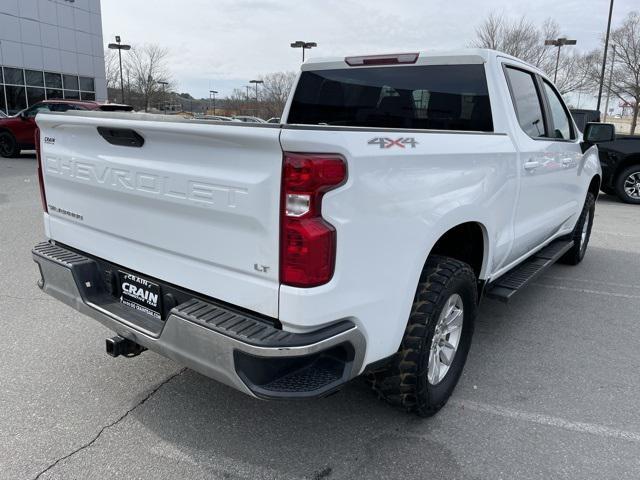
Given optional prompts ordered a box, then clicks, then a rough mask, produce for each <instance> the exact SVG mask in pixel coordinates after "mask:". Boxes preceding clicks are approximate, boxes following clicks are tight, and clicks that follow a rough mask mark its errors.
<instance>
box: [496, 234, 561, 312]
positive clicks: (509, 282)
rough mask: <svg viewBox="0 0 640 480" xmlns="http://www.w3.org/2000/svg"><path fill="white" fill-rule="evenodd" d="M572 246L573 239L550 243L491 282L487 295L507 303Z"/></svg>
mask: <svg viewBox="0 0 640 480" xmlns="http://www.w3.org/2000/svg"><path fill="white" fill-rule="evenodd" d="M572 246H573V240H556V241H555V242H552V243H550V244H549V245H547V246H546V247H544V248H543V249H542V250H540V251H539V252H538V253H536V254H535V255H532V256H531V257H529V258H527V259H526V260H525V261H524V262H522V263H521V264H520V265H518V266H517V267H515V268H513V269H512V270H510V271H508V272H507V273H505V274H504V275H502V276H501V277H500V278H498V279H497V280H496V281H495V282H492V283H490V284H489V285H488V286H487V288H486V290H485V295H486V296H487V297H489V298H494V299H496V300H500V301H501V302H504V303H507V302H508V301H509V300H511V297H513V296H514V295H515V294H516V293H518V292H519V291H520V290H521V289H522V288H524V287H526V286H527V285H528V284H529V283H531V282H532V281H533V280H534V279H536V278H537V277H538V276H539V275H540V274H541V273H542V272H544V271H545V270H546V269H547V268H549V267H550V266H551V265H553V264H554V263H556V262H557V261H558V259H559V258H560V257H562V255H564V254H565V253H566V252H567V251H568V250H569V249H570V248H571V247H572Z"/></svg>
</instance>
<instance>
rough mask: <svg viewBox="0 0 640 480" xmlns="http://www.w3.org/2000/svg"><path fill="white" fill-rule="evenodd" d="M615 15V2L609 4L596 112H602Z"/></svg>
mask: <svg viewBox="0 0 640 480" xmlns="http://www.w3.org/2000/svg"><path fill="white" fill-rule="evenodd" d="M612 13H613V0H611V3H609V20H608V22H607V35H606V36H605V37H604V55H603V56H602V70H601V71H600V87H599V88H598V105H597V106H596V110H598V111H600V101H601V100H602V86H603V85H604V71H605V70H606V68H607V50H608V49H609V33H610V32H611V14H612Z"/></svg>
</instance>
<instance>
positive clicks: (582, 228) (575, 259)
mask: <svg viewBox="0 0 640 480" xmlns="http://www.w3.org/2000/svg"><path fill="white" fill-rule="evenodd" d="M595 212H596V197H594V196H593V193H591V192H589V193H587V198H586V200H585V202H584V206H583V207H582V212H581V213H580V217H579V218H578V222H577V223H576V226H575V228H574V229H573V233H572V234H571V239H573V246H572V247H571V249H569V251H568V252H567V253H565V254H564V255H563V256H562V257H561V258H560V263H565V264H567V265H577V264H579V263H580V262H581V261H582V259H583V258H584V255H585V253H586V252H587V245H589V239H590V238H591V228H592V227H593V216H594V215H595Z"/></svg>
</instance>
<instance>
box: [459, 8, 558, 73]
mask: <svg viewBox="0 0 640 480" xmlns="http://www.w3.org/2000/svg"><path fill="white" fill-rule="evenodd" d="M558 32H559V27H558V24H556V23H555V22H554V21H553V20H547V21H545V23H544V24H543V26H542V28H538V27H537V26H536V25H534V24H533V23H531V22H530V21H529V20H527V18H526V17H524V16H523V17H520V18H519V19H517V20H512V19H510V18H507V17H505V16H503V15H500V14H497V13H491V14H490V15H489V16H488V17H487V18H486V19H485V20H484V21H483V22H482V23H481V24H480V26H478V27H477V28H476V37H477V38H476V40H474V41H473V42H472V46H474V47H478V48H491V49H493V50H499V51H501V52H504V53H506V54H508V55H513V56H514V57H518V58H520V59H521V60H524V61H525V62H527V63H530V64H532V65H534V66H536V67H539V68H543V67H545V66H546V64H548V63H550V61H551V60H552V57H553V51H552V49H551V48H549V46H548V45H545V44H544V40H545V38H555V37H557V36H558Z"/></svg>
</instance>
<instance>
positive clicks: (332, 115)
mask: <svg viewBox="0 0 640 480" xmlns="http://www.w3.org/2000/svg"><path fill="white" fill-rule="evenodd" d="M287 122H288V123H290V124H304V125H341V126H356V127H383V128H404V129H433V130H462V131H481V132H491V131H493V120H492V117H491V104H490V102H489V92H488V89H487V80H486V75H485V70H484V65H426V66H406V67H369V68H360V69H358V68H350V69H335V70H317V71H308V72H303V73H302V74H301V76H300V80H299V82H298V86H297V88H296V92H295V94H294V97H293V101H292V104H291V108H290V111H289V117H288V119H287Z"/></svg>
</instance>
